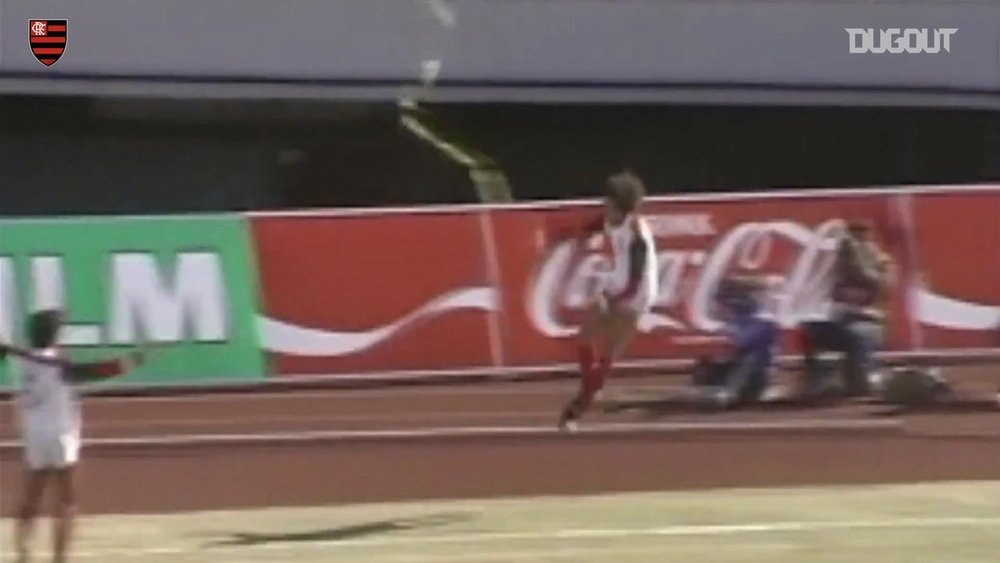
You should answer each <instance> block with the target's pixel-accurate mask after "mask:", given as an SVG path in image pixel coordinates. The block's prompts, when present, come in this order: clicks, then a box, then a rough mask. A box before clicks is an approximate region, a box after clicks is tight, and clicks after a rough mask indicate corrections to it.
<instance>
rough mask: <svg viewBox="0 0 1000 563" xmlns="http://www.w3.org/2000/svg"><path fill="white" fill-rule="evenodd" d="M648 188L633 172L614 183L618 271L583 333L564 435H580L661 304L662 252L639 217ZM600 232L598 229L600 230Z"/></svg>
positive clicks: (611, 223) (606, 222) (610, 201)
mask: <svg viewBox="0 0 1000 563" xmlns="http://www.w3.org/2000/svg"><path fill="white" fill-rule="evenodd" d="M644 195H645V188H644V186H643V183H642V180H640V179H639V177H638V176H636V175H635V174H633V173H631V172H627V171H626V172H622V173H619V174H615V175H613V176H611V177H610V178H608V180H607V183H606V191H605V196H604V217H603V221H602V222H601V223H600V224H598V225H595V226H597V227H598V228H601V227H603V231H604V236H605V240H606V242H607V243H608V246H609V247H610V249H611V258H612V268H611V270H610V271H609V272H608V273H607V274H606V275H605V276H604V277H603V278H602V279H601V280H600V283H599V284H598V290H597V291H596V294H595V295H594V296H593V297H592V299H591V303H590V305H589V307H588V310H587V316H586V318H585V319H584V322H583V324H582V325H581V327H580V332H579V345H578V349H577V357H578V360H579V364H580V389H579V391H578V392H577V394H576V396H575V397H573V399H572V400H570V402H569V403H568V404H567V405H566V407H565V408H564V409H563V411H562V414H561V416H560V418H559V427H560V428H561V429H562V430H569V431H572V430H575V429H576V426H577V422H578V421H579V419H580V417H581V416H583V414H584V413H585V412H586V411H587V409H588V408H590V405H591V403H592V402H593V400H594V396H595V395H596V394H597V392H598V391H600V390H601V388H602V387H603V386H604V381H605V380H606V379H607V376H608V373H609V372H610V371H611V366H612V364H613V363H614V362H615V361H616V360H617V359H618V358H620V357H621V355H622V353H624V352H625V349H626V347H627V346H628V343H629V340H630V339H631V338H632V335H633V334H634V333H635V330H636V328H637V327H638V324H639V319H640V318H641V317H642V315H643V314H644V313H645V312H647V311H648V310H649V308H650V307H651V306H652V305H653V301H654V300H655V299H656V290H657V267H656V247H655V246H654V244H653V236H652V234H651V232H650V229H649V225H648V224H647V223H646V221H645V220H644V219H643V218H642V217H641V216H640V215H639V210H640V206H641V204H642V199H643V196H644ZM594 230H596V229H594Z"/></svg>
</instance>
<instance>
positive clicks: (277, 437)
mask: <svg viewBox="0 0 1000 563" xmlns="http://www.w3.org/2000/svg"><path fill="white" fill-rule="evenodd" d="M902 427H903V425H902V422H901V421H900V420H897V419H873V420H868V419H802V420H789V421H773V422H759V421H758V422H736V421H733V422H663V423H625V422H622V423H611V422H608V423H594V424H589V425H584V426H581V427H580V429H579V430H577V431H576V432H575V433H573V435H592V436H601V435H615V434H671V433H681V432H740V433H742V432H768V431H799V432H802V431H831V430H855V431H858V430H894V429H902ZM559 434H561V432H560V431H559V430H558V429H557V428H556V426H555V423H553V424H552V425H551V426H469V427H450V428H449V427H443V428H416V429H409V430H404V429H386V430H317V431H298V432H252V433H233V434H179V435H172V436H134V437H123V438H85V439H84V440H83V446H84V447H88V448H93V447H101V446H191V445H212V444H256V443H274V442H280V443H289V444H291V443H302V442H326V441H330V442H336V441H352V440H402V439H413V440H419V439H427V438H467V437H480V438H487V437H508V436H538V437H544V436H556V435H559ZM20 447H21V442H20V441H18V440H4V441H0V450H5V449H16V448H20Z"/></svg>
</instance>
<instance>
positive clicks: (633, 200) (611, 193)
mask: <svg viewBox="0 0 1000 563" xmlns="http://www.w3.org/2000/svg"><path fill="white" fill-rule="evenodd" d="M645 195H646V186H645V185H643V183H642V180H641V179H640V178H639V177H638V176H636V175H635V174H634V173H633V172H632V171H630V170H625V171H623V172H619V173H618V174H613V175H611V176H610V177H609V178H608V181H607V184H606V187H605V197H607V198H608V199H610V200H611V201H612V202H613V203H614V204H615V207H617V208H618V209H620V210H621V211H623V212H625V213H632V212H634V211H635V210H636V209H637V208H638V207H639V203H640V202H641V201H642V198H643V197H645Z"/></svg>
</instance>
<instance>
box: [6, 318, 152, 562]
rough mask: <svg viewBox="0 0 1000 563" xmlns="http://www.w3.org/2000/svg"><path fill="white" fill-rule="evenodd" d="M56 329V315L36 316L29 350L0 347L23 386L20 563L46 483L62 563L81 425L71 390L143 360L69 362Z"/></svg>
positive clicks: (68, 532) (72, 510)
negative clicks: (15, 364) (51, 489)
mask: <svg viewBox="0 0 1000 563" xmlns="http://www.w3.org/2000/svg"><path fill="white" fill-rule="evenodd" d="M61 326H62V313H61V312H60V311H57V310H45V311H39V312H36V313H33V314H32V315H31V317H30V318H29V321H28V337H29V341H30V346H31V348H30V349H27V350H25V349H21V348H18V347H15V346H12V345H10V344H3V343H0V356H4V355H7V354H10V355H12V356H16V357H18V358H19V360H20V362H21V374H22V381H23V384H22V389H21V392H20V397H19V407H20V409H19V410H20V415H21V416H20V419H21V420H20V422H21V431H22V435H23V440H24V460H25V464H26V466H27V471H26V478H25V486H24V497H23V499H22V502H21V505H20V509H19V511H18V514H17V523H16V529H15V546H16V549H17V553H18V559H17V561H19V562H26V561H28V557H29V552H30V551H29V543H30V540H31V533H32V529H33V527H34V523H35V519H36V517H37V515H38V509H39V505H40V503H41V500H42V496H43V493H44V492H45V486H46V484H47V483H48V481H50V480H54V481H55V484H56V489H57V501H56V502H57V503H56V510H55V521H54V526H53V534H52V536H53V542H54V545H53V553H54V555H53V561H55V562H57V563H58V562H62V561H66V554H67V551H68V547H69V543H70V539H71V537H72V534H73V523H74V519H75V512H76V493H75V487H74V482H73V469H74V467H75V466H76V463H77V461H78V460H79V452H80V429H81V422H82V420H81V413H80V403H79V398H78V394H77V390H76V389H75V387H74V385H75V384H77V383H85V382H89V381H98V380H102V379H107V378H110V377H115V376H118V375H121V374H124V373H128V372H129V371H131V370H132V369H134V368H135V367H136V366H138V365H140V364H141V363H142V362H143V361H144V360H145V354H144V353H142V352H136V353H133V354H130V355H128V356H126V357H124V358H120V359H115V360H109V361H105V362H95V363H73V362H70V361H68V360H66V359H64V358H63V357H62V353H61V351H60V349H59V347H58V344H57V342H58V339H59V331H60V327H61Z"/></svg>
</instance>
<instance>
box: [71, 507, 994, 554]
mask: <svg viewBox="0 0 1000 563" xmlns="http://www.w3.org/2000/svg"><path fill="white" fill-rule="evenodd" d="M997 525H1000V517H977V516H968V517H948V518H900V519H884V520H858V521H843V522H838V521H806V522H753V523H744V524H706V525H683V524H682V525H670V526H662V527H657V528H566V529H559V530H551V531H540V532H482V533H466V534H450V535H438V536H411V537H388V538H386V537H383V538H367V539H352V540H339V541H338V540H320V541H314V542H301V541H287V542H280V541H276V542H270V543H261V544H254V545H219V546H208V547H192V548H183V547H140V548H132V549H128V548H109V549H91V550H81V551H79V552H76V553H75V554H74V556H75V557H78V558H88V559H95V558H108V557H112V556H114V557H116V558H119V557H130V558H139V557H144V556H151V555H184V554H192V553H217V554H222V553H244V552H253V551H291V552H295V551H300V550H306V549H333V548H384V547H403V548H410V549H412V548H415V547H417V546H434V545H443V546H448V545H469V544H490V543H498V542H520V541H524V542H529V541H566V540H572V541H587V540H611V539H632V538H664V537H709V538H715V537H725V536H739V535H756V534H782V533H805V534H809V533H822V532H830V531H843V530H903V529H934V528H986V527H993V526H997ZM483 547H486V546H483ZM625 549H628V548H627V547H626V548H625ZM612 551H613V550H612ZM417 560H420V559H419V558H417Z"/></svg>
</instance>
